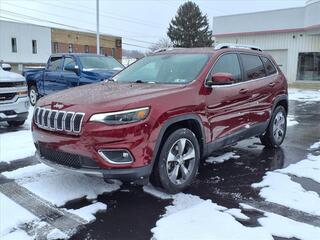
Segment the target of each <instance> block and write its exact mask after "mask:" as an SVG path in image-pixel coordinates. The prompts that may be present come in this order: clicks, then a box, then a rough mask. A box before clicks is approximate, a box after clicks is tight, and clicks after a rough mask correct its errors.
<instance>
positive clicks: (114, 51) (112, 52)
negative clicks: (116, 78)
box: [111, 48, 116, 57]
mask: <svg viewBox="0 0 320 240" xmlns="http://www.w3.org/2000/svg"><path fill="white" fill-rule="evenodd" d="M115 54H116V49H115V48H112V49H111V56H112V57H114V55H115Z"/></svg>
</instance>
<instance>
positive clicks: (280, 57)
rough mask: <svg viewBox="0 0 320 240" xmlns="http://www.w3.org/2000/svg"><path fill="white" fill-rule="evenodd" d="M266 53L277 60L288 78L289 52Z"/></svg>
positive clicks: (269, 51)
mask: <svg viewBox="0 0 320 240" xmlns="http://www.w3.org/2000/svg"><path fill="white" fill-rule="evenodd" d="M266 52H267V53H269V54H270V55H271V56H272V57H273V58H274V60H276V62H277V64H278V65H279V67H280V69H281V71H282V72H283V73H284V75H285V76H287V61H288V50H267V51H266Z"/></svg>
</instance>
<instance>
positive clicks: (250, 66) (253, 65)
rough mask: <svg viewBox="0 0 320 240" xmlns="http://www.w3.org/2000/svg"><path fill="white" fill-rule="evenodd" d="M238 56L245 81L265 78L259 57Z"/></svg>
mask: <svg viewBox="0 0 320 240" xmlns="http://www.w3.org/2000/svg"><path fill="white" fill-rule="evenodd" d="M240 55H241V59H242V63H243V68H244V72H245V75H246V77H247V80H253V79H257V78H262V77H265V76H266V71H265V69H264V66H263V63H262V61H261V59H260V57H259V56H256V55H249V54H240Z"/></svg>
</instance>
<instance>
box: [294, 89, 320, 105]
mask: <svg viewBox="0 0 320 240" xmlns="http://www.w3.org/2000/svg"><path fill="white" fill-rule="evenodd" d="M289 100H294V101H300V102H319V101H320V90H299V89H289Z"/></svg>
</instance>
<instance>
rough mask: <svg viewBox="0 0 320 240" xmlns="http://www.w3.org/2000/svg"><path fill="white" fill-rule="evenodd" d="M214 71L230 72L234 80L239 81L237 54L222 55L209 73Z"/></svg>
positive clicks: (239, 70)
mask: <svg viewBox="0 0 320 240" xmlns="http://www.w3.org/2000/svg"><path fill="white" fill-rule="evenodd" d="M214 73H230V74H232V75H233V76H234V79H235V81H236V82H241V80H242V77H241V68H240V64H239V60H238V56H237V54H233V53H232V54H225V55H222V56H221V57H220V58H219V59H218V61H217V62H216V63H215V65H214V67H213V69H212V72H211V74H214Z"/></svg>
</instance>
